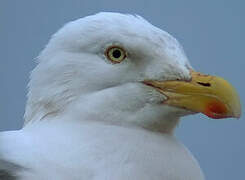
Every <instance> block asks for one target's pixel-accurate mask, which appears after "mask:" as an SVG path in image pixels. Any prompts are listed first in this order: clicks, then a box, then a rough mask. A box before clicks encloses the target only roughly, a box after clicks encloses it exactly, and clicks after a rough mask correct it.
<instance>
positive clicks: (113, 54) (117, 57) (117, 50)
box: [105, 46, 127, 63]
mask: <svg viewBox="0 0 245 180" xmlns="http://www.w3.org/2000/svg"><path fill="white" fill-rule="evenodd" d="M105 55H106V57H107V58H108V59H109V60H110V61H111V62H112V63H120V62H122V61H123V60H124V59H125V58H126V57H127V53H126V51H125V50H124V49H122V48H121V47H117V46H112V47H109V48H108V49H107V50H106V52H105Z"/></svg>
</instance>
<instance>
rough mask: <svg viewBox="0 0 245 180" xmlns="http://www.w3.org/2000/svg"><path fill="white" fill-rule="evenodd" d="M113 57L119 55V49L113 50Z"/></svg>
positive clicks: (118, 56)
mask: <svg viewBox="0 0 245 180" xmlns="http://www.w3.org/2000/svg"><path fill="white" fill-rule="evenodd" d="M112 55H113V57H114V58H120V57H121V55H122V54H121V51H119V50H118V49H116V50H114V51H113V53H112Z"/></svg>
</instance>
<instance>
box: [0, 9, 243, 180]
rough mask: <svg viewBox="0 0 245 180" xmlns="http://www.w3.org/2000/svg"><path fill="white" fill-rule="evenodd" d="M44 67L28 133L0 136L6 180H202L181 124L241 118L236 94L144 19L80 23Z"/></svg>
mask: <svg viewBox="0 0 245 180" xmlns="http://www.w3.org/2000/svg"><path fill="white" fill-rule="evenodd" d="M37 59H38V64H37V66H36V68H35V69H34V70H33V71H32V73H31V76H30V83H29V85H28V87H29V92H28V99H27V105H26V112H25V116H24V119H25V123H24V126H23V128H22V129H21V130H17V131H7V132H1V133H0V179H1V180H68V179H69V180H180V179H181V180H203V179H204V175H203V172H202V170H201V168H200V166H199V164H198V162H197V161H196V159H195V158H194V157H193V155H192V154H191V153H190V152H189V150H188V149H187V148H186V147H185V146H184V145H183V144H182V143H181V142H179V141H178V140H177V139H176V137H175V135H174V130H175V128H176V126H177V125H178V123H179V121H180V118H181V117H182V116H186V115H191V114H195V113H203V114H205V115H207V116H208V117H210V118H214V119H221V118H231V117H233V118H239V117H240V114H241V107H240V101H239V97H238V95H237V93H236V91H235V89H234V88H233V87H232V85H230V84H229V83H228V82H227V81H226V80H224V79H222V78H220V77H217V76H211V75H206V74H203V73H199V72H196V71H195V70H194V68H193V67H192V66H191V65H190V63H189V61H188V58H187V56H186V55H185V53H184V50H183V48H182V46H181V45H180V44H179V42H178V41H177V40H176V39H175V38H174V37H172V36H171V35H170V34H168V33H167V32H165V31H163V30H161V29H159V28H157V27H155V26H153V25H152V24H150V23H149V22H148V21H146V20H145V19H143V18H142V17H140V16H138V15H129V14H120V13H112V12H103V13H98V14H95V15H91V16H87V17H84V18H81V19H78V20H75V21H72V22H70V23H68V24H66V25H65V26H64V27H63V28H61V29H60V30H59V31H58V32H57V33H56V34H54V35H53V36H52V38H51V40H50V41H49V43H48V45H47V46H46V47H45V49H44V50H43V51H42V52H41V53H40V55H39V56H38V58H37ZM207 148H208V147H207Z"/></svg>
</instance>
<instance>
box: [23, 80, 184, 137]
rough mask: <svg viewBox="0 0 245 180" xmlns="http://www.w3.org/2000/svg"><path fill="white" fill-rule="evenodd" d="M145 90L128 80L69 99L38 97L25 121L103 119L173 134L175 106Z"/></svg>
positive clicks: (28, 107) (90, 120)
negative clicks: (165, 102)
mask: <svg viewBox="0 0 245 180" xmlns="http://www.w3.org/2000/svg"><path fill="white" fill-rule="evenodd" d="M145 91H147V90H146V89H145V88H141V87H140V86H139V85H137V84H130V83H129V84H124V85H121V86H118V87H111V88H107V89H104V90H101V91H97V92H92V93H87V94H81V95H80V96H76V98H74V97H72V96H69V98H70V99H69V98H66V96H65V95H62V96H54V97H50V98H47V100H48V102H45V101H43V102H38V101H37V102H35V103H32V104H28V105H27V109H26V111H27V112H29V114H30V115H32V116H26V117H29V118H30V119H26V122H27V123H29V122H30V123H31V122H32V123H33V122H38V121H41V120H42V121H45V120H46V119H53V120H55V121H59V119H66V121H75V122H78V123H84V122H96V123H105V124H110V125H118V126H126V127H129V128H143V129H146V130H150V131H157V132H162V133H168V134H172V133H173V132H174V129H175V127H176V126H177V124H178V122H179V117H180V114H178V111H176V109H175V108H172V107H169V106H166V105H163V104H158V103H155V102H151V100H150V98H149V96H147V94H149V92H145ZM57 98H58V99H57ZM29 102H32V101H30V100H29ZM57 117H58V118H57ZM27 123H26V124H27Z"/></svg>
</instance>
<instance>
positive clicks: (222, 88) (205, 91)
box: [144, 71, 241, 119]
mask: <svg viewBox="0 0 245 180" xmlns="http://www.w3.org/2000/svg"><path fill="white" fill-rule="evenodd" d="M191 76H192V79H191V80H190V81H164V82H160V81H152V80H150V81H145V82H144V83H145V84H146V85H149V86H152V87H154V88H155V89H157V90H158V91H159V92H160V93H162V94H164V95H165V96H167V98H168V99H167V100H166V101H164V103H165V104H167V105H170V106H175V107H179V108H184V109H187V110H190V111H192V112H201V113H203V114H205V115H207V116H208V117H211V118H214V119H220V118H229V117H234V118H239V117H240V116H241V105H240V100H239V97H238V94H237V93H236V90H235V89H234V88H233V87H232V85H231V84H229V83H228V82H227V81H226V80H224V79H223V78H220V77H217V76H210V75H204V74H201V73H198V72H194V71H191Z"/></svg>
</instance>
